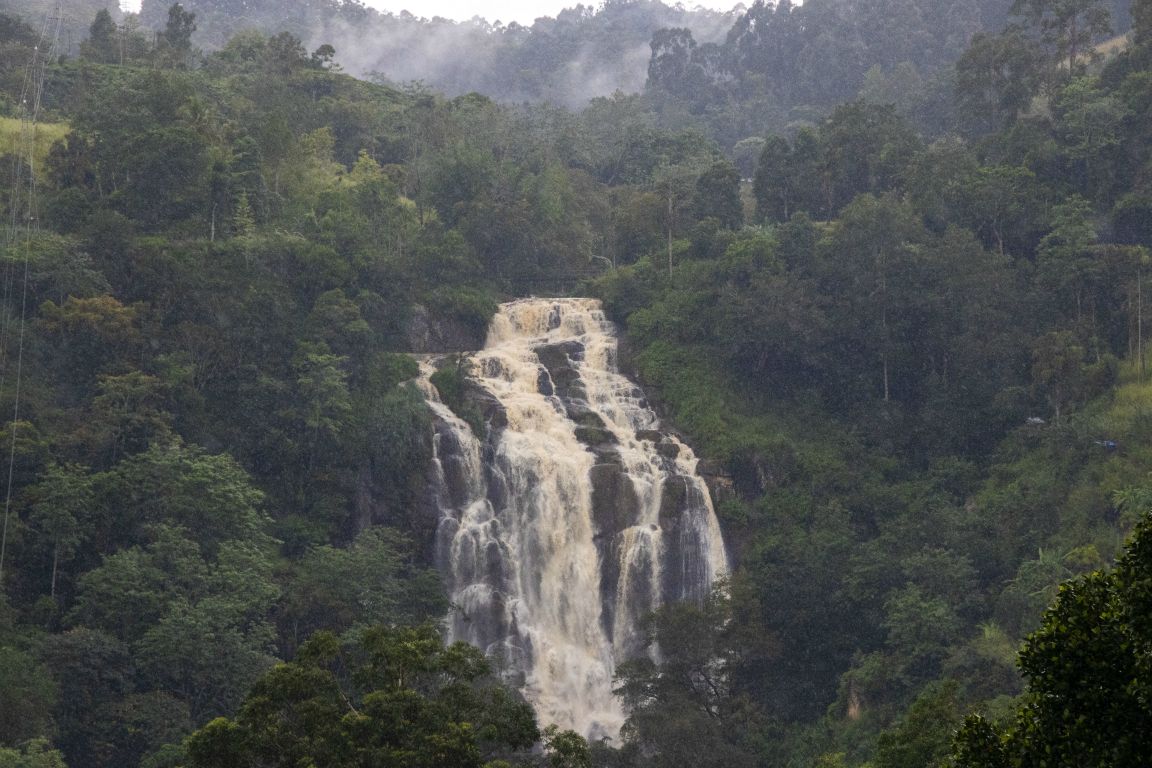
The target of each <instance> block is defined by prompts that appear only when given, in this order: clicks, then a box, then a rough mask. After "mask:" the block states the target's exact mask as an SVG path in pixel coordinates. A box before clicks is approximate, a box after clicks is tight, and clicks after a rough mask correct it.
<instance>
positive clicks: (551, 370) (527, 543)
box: [421, 299, 728, 738]
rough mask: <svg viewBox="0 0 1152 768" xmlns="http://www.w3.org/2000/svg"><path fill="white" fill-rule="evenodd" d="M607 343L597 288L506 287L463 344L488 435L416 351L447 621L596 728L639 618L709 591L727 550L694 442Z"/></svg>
mask: <svg viewBox="0 0 1152 768" xmlns="http://www.w3.org/2000/svg"><path fill="white" fill-rule="evenodd" d="M616 354H617V337H616V331H615V328H614V327H613V325H612V323H610V322H609V321H608V320H606V319H605V317H604V313H603V312H602V310H601V309H600V305H599V302H597V301H595V300H592V299H521V300H519V301H514V302H510V303H507V304H503V305H501V307H500V310H499V312H498V313H497V315H496V317H495V318H494V319H493V321H492V323H491V326H490V327H489V331H488V338H487V341H486V343H485V346H484V349H483V350H481V351H480V352H477V353H475V354H473V355H471V356H470V357H469V359H468V364H469V366H470V372H469V378H470V382H471V384H472V385H474V386H473V392H472V395H473V397H472V399H473V400H476V399H479V400H482V401H483V403H484V411H485V417H486V422H487V428H486V430H485V434H483V435H477V434H475V433H474V432H473V430H472V428H471V427H470V426H469V425H468V423H467V422H466V421H464V420H463V419H462V418H460V416H459V415H458V414H454V413H453V412H452V411H451V410H450V409H449V408H448V407H447V406H445V405H444V404H443V403H442V402H440V399H439V398H438V397H437V395H436V391H435V388H434V387H432V386H431V384H430V383H429V382H428V377H429V376H430V375H431V374H432V373H433V372H434V370H435V369H434V367H433V365H432V363H431V362H430V361H425V362H424V363H422V371H423V373H422V382H421V386H422V388H423V389H424V392H425V393H426V395H427V398H428V401H429V405H430V407H431V408H432V409H433V411H434V413H435V415H436V417H437V418H436V435H435V438H434V449H435V454H434V455H435V461H434V472H435V478H434V479H435V482H434V490H435V494H436V500H435V502H436V506H437V508H438V514H439V524H438V528H437V542H436V550H437V551H436V555H437V562H438V565H439V568H440V570H441V573H442V574H443V575H444V578H445V581H446V583H447V586H448V589H449V592H450V596H451V601H452V604H453V606H454V607H453V610H452V612H451V614H450V616H449V618H448V625H449V636H450V639H452V640H465V641H467V642H469V643H472V644H474V645H476V646H478V647H480V648H482V649H483V650H485V652H486V653H488V655H489V656H490V657H491V658H493V660H494V662H495V665H496V666H497V667H498V668H499V669H500V670H501V671H502V672H503V673H504V674H505V676H506V677H507V678H508V679H510V680H512V681H513V682H515V683H516V684H517V685H519V686H520V687H521V689H522V690H523V692H524V694H525V696H526V698H527V699H528V700H529V701H530V702H531V703H532V705H533V706H534V707H535V708H536V711H537V715H538V717H539V719H540V721H541V722H542V723H544V724H549V723H555V724H557V725H559V726H560V727H561V728H571V729H573V730H575V731H577V732H580V733H583V734H585V735H587V736H590V737H594V738H595V737H605V736H607V737H613V738H614V737H616V736H617V734H618V733H619V730H620V726H621V725H622V724H623V721H624V717H625V715H624V712H623V711H622V710H621V707H620V704H619V702H618V701H617V700H616V698H615V697H614V696H613V694H612V677H613V673H614V671H615V665H616V662H617V661H620V660H625V659H628V658H634V657H636V656H637V655H638V654H641V653H644V652H645V647H644V642H645V638H644V637H643V634H642V632H641V631H640V622H641V619H642V618H643V617H644V616H645V615H646V614H647V613H649V612H650V611H652V610H653V609H654V608H656V607H658V606H660V605H662V604H665V603H668V602H672V601H677V600H699V599H701V598H703V597H704V595H706V594H707V592H708V591H709V590H710V588H711V586H712V583H713V582H714V581H715V580H716V579H717V578H719V577H721V576H723V575H724V574H725V573H726V572H727V567H728V566H727V557H726V555H725V551H724V545H723V542H722V540H721V536H720V529H719V526H718V524H717V521H716V515H715V513H714V512H713V509H712V502H711V499H710V497H709V494H708V489H707V487H706V486H705V484H704V482H703V480H701V478H700V477H699V476H698V475H697V474H696V463H697V460H696V457H695V456H694V455H693V453H692V451H691V449H689V448H688V447H687V446H686V445H684V444H683V443H682V442H680V441H679V440H678V439H677V438H676V437H675V436H674V435H671V434H668V433H666V432H662V431H660V425H659V422H658V420H657V418H656V414H655V413H654V412H653V411H652V409H651V408H650V407H649V405H648V403H647V401H646V400H645V399H644V394H643V393H642V392H641V391H640V389H639V388H638V387H637V386H636V385H635V384H633V383H632V382H630V381H629V380H628V379H627V378H626V377H624V376H622V375H621V374H620V373H619V372H618V370H617V363H616ZM648 652H652V651H651V649H649V650H648Z"/></svg>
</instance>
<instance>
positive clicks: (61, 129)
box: [0, 117, 71, 169]
mask: <svg viewBox="0 0 1152 768" xmlns="http://www.w3.org/2000/svg"><path fill="white" fill-rule="evenodd" d="M34 130H35V139H34V142H35V144H34V149H33V152H34V157H35V161H36V168H38V169H39V168H43V167H44V161H45V160H46V159H47V157H48V150H50V149H51V148H52V145H53V144H54V143H55V142H57V141H59V140H60V139H62V138H64V136H65V135H67V133H68V131H69V130H71V128H70V127H69V125H68V124H67V123H39V124H37V125H36V127H35V129H34ZM20 146H21V138H20V121H19V120H17V119H16V118H13V117H0V155H8V154H15V153H17V152H19V151H21V150H20Z"/></svg>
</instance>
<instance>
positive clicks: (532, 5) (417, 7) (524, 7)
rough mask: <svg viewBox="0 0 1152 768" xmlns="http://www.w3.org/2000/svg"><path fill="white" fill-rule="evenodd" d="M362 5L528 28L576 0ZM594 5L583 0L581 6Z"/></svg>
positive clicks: (406, 0)
mask: <svg viewBox="0 0 1152 768" xmlns="http://www.w3.org/2000/svg"><path fill="white" fill-rule="evenodd" d="M365 4H366V5H370V6H372V7H373V8H378V9H379V10H381V11H392V12H393V13H399V12H400V11H404V10H406V11H408V12H409V13H411V14H412V15H413V16H422V17H424V18H429V19H430V18H432V17H433V16H443V17H444V18H446V19H456V20H458V21H464V20H466V19H470V18H472V17H473V16H481V17H483V18H485V19H488V20H489V21H496V20H500V21H502V22H504V23H505V24H508V23H509V22H513V21H518V22H520V23H521V24H531V23H532V21H533V20H534V19H536V18H537V17H538V16H555V15H556V14H557V13H558V12H559V11H561V10H562V9H564V8H567V7H569V6H573V5H577V4H578V0H570V1H569V2H566V1H565V0H481V1H480V2H476V0H471V1H470V0H415V2H413V0H365ZM594 4H595V2H588V1H587V0H585V5H594Z"/></svg>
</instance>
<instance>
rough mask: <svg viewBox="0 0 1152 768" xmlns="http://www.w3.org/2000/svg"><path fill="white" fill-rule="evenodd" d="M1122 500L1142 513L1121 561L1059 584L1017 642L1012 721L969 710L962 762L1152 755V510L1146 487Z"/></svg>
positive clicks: (1130, 759) (1119, 760)
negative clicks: (1020, 688) (1019, 693)
mask: <svg viewBox="0 0 1152 768" xmlns="http://www.w3.org/2000/svg"><path fill="white" fill-rule="evenodd" d="M1117 500H1118V502H1119V503H1121V504H1123V505H1125V506H1127V507H1135V510H1134V511H1136V510H1138V511H1139V513H1140V515H1141V517H1140V521H1139V522H1138V523H1137V525H1136V527H1135V528H1134V530H1133V532H1132V537H1131V539H1130V540H1129V543H1128V545H1127V546H1126V547H1125V550H1124V552H1123V554H1122V556H1121V557H1120V559H1119V561H1118V562H1117V564H1116V567H1115V568H1114V569H1113V570H1109V571H1094V572H1092V573H1089V574H1087V575H1085V576H1081V577H1079V578H1077V579H1074V580H1071V581H1069V582H1066V583H1065V584H1064V585H1062V586H1061V588H1060V593H1059V595H1058V596H1057V598H1056V602H1055V604H1054V605H1053V606H1052V607H1051V608H1049V610H1048V611H1047V612H1046V613H1045V615H1044V619H1043V622H1042V623H1041V625H1040V629H1039V630H1037V631H1036V632H1034V633H1033V634H1032V635H1030V636H1029V637H1028V639H1027V641H1026V643H1025V645H1024V648H1023V650H1022V651H1021V652H1020V667H1021V670H1022V671H1023V672H1024V675H1025V677H1026V678H1027V679H1028V688H1027V691H1026V692H1025V694H1024V696H1023V699H1022V701H1021V703H1020V704H1019V706H1018V707H1017V708H1016V711H1015V717H1014V719H1013V721H1012V722H1011V723H1010V724H1008V725H1007V726H1006V727H1005V728H1003V729H997V728H995V727H994V726H992V725H990V724H988V723H987V721H985V720H983V719H982V718H980V717H978V716H973V717H970V718H969V719H968V721H967V722H966V723H965V725H964V728H963V730H962V731H961V732H960V734H959V735H958V737H957V744H956V758H957V763H958V764H959V765H962V766H990V767H991V766H1008V765H1046V764H1049V763H1050V762H1055V763H1057V764H1069V763H1077V762H1079V763H1084V762H1087V763H1088V764H1091V765H1100V766H1121V765H1141V764H1144V763H1146V762H1148V761H1149V760H1150V759H1152V752H1150V751H1149V750H1150V747H1149V744H1148V739H1147V737H1146V734H1147V732H1148V728H1149V726H1150V725H1152V709H1150V708H1149V706H1148V692H1149V669H1148V650H1147V649H1148V647H1149V637H1150V634H1149V630H1150V629H1152V622H1150V621H1149V612H1148V606H1149V605H1150V602H1149V597H1150V594H1149V588H1148V584H1149V575H1150V574H1152V557H1150V553H1152V547H1150V545H1149V542H1150V541H1152V512H1149V503H1148V502H1149V498H1148V492H1147V490H1146V489H1143V488H1140V489H1133V490H1129V491H1126V492H1124V493H1122V494H1118V499H1117Z"/></svg>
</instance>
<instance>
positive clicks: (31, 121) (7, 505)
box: [0, 0, 62, 586]
mask: <svg viewBox="0 0 1152 768" xmlns="http://www.w3.org/2000/svg"><path fill="white" fill-rule="evenodd" d="M61 18H62V13H61V8H60V0H57V1H56V7H55V9H54V10H53V13H52V15H50V16H48V17H46V18H45V19H44V23H43V24H42V25H41V28H40V36H39V39H38V40H37V43H36V45H35V47H33V49H32V57H31V61H30V62H29V64H28V68H27V69H26V70H25V73H24V82H23V85H22V87H21V92H20V142H21V150H22V151H21V152H19V153H17V159H16V160H15V161H14V162H15V163H16V164H17V166H18V167H17V168H16V169H15V171H16V173H15V174H14V177H15V180H14V183H13V185H12V186H13V193H12V212H11V214H12V222H11V226H10V227H9V230H8V237H7V238H6V240H7V246H8V249H9V251H11V249H12V248H13V247H14V246H16V245H17V244H18V243H19V244H21V245H22V246H23V248H22V250H23V257H24V258H23V265H22V267H23V268H22V273H23V274H22V277H21V286H20V325H19V330H18V332H17V344H16V376H15V384H14V387H13V400H12V420H11V422H9V427H8V428H9V432H10V438H11V439H10V441H9V446H8V477H7V483H6V488H5V491H4V521H3V526H2V529H0V586H2V585H3V583H4V563H5V558H6V555H7V553H8V523H9V520H10V518H11V515H12V480H13V477H14V474H15V467H16V429H17V424H18V423H19V420H20V395H21V385H22V384H23V374H24V331H25V328H26V326H27V315H28V271H29V261H30V250H31V244H32V240H33V237H34V236H35V234H36V233H37V232H38V231H39V229H40V215H39V211H38V210H37V202H38V200H37V188H36V127H37V125H38V123H39V121H40V110H41V107H42V106H43V99H44V80H45V77H46V74H47V65H48V62H50V61H53V60H54V59H55V58H56V55H57V49H58V48H59V43H60V21H61ZM50 28H51V36H49V29H50ZM25 177H26V178H25ZM22 212H23V220H21V213H22ZM21 232H22V233H23V237H21ZM6 261H7V260H6ZM13 273H14V270H13V269H12V268H11V266H10V265H7V264H6V266H5V286H4V300H5V305H7V302H8V301H9V300H11V298H12V288H13V285H12V283H13V280H14V274H13ZM10 326H11V321H10V320H9V319H8V313H7V312H5V320H4V328H3V336H4V338H3V342H2V344H0V351H2V353H3V355H4V360H3V362H4V366H3V368H2V369H0V391H2V390H3V385H4V378H5V377H6V374H7V354H8V335H9V333H10Z"/></svg>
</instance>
